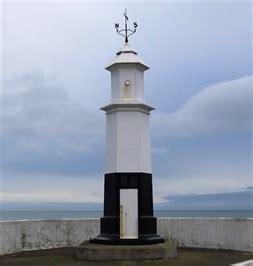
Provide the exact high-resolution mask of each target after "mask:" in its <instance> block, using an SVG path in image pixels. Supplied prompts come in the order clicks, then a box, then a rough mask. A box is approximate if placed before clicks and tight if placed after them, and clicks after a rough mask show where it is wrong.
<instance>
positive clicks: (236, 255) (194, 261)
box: [0, 248, 253, 266]
mask: <svg viewBox="0 0 253 266" xmlns="http://www.w3.org/2000/svg"><path fill="white" fill-rule="evenodd" d="M250 259H253V253H243V252H234V251H214V250H200V249H183V248H180V249H178V257H177V258H176V259H172V260H167V261H166V260H153V261H152V260H149V261H122V262H116V261H114V262H112V261H110V262H83V261H77V260H76V257H75V249H74V248H61V249H51V250H40V251H29V252H22V253H19V254H15V255H8V256H2V257H0V265H1V266H72V265H73V266H79V265H80V266H81V265H82V266H223V265H224V266H225V265H226V266H227V265H230V264H232V263H236V262H240V261H245V260H250Z"/></svg>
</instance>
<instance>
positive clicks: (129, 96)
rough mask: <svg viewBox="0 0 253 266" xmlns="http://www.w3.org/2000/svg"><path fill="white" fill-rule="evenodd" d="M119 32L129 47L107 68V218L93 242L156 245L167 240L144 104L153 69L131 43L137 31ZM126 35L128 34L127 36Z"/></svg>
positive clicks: (148, 109) (117, 25) (105, 194)
mask: <svg viewBox="0 0 253 266" xmlns="http://www.w3.org/2000/svg"><path fill="white" fill-rule="evenodd" d="M124 15H125V28H124V29H122V30H119V29H118V28H119V24H116V25H115V27H116V30H117V32H118V33H119V34H120V35H123V36H124V37H125V44H124V46H123V47H122V48H121V49H120V50H119V51H118V52H117V54H116V57H115V58H114V59H113V60H112V62H111V63H110V64H109V65H108V66H107V67H106V69H107V70H108V71H110V72H111V102H110V103H109V104H107V105H105V106H104V107H102V108H101V110H103V111H105V113H106V164H105V165H106V166H105V183H104V216H103V217H102V218H101V233H100V235H98V236H97V237H96V238H94V239H92V240H91V242H95V243H105V244H151V243H161V242H164V239H163V238H161V237H160V236H159V235H158V234H157V221H156V218H155V217H154V216H153V192H152V167H151V144H150V122H149V118H150V112H151V111H152V110H154V108H153V107H151V106H150V105H148V104H146V103H145V101H144V72H145V71H146V70H148V69H149V67H148V66H147V65H146V64H145V63H144V62H143V61H142V60H141V59H140V58H139V57H138V55H137V52H135V51H134V50H133V49H132V48H131V47H130V45H129V44H128V37H129V36H130V35H132V34H133V33H134V32H135V31H136V27H137V23H136V22H135V23H134V30H130V29H128V28H127V21H128V17H127V15H126V13H125V14H124ZM122 32H124V34H123V33H122Z"/></svg>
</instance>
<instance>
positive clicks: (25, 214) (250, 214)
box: [0, 210, 253, 221]
mask: <svg viewBox="0 0 253 266" xmlns="http://www.w3.org/2000/svg"><path fill="white" fill-rule="evenodd" d="M154 215H155V216H156V217H188V218H190V217H191V218H194V217H202V218H218V217H224V218H253V211H252V210H219V211H216V210H215V211H214V210H212V211H210V210H209V211H207V210H202V211H189V210H187V211H155V212H154ZM101 216H103V212H102V211H0V221H15V220H31V219H43V220H44V219H45V220H47V219H73V218H100V217H101Z"/></svg>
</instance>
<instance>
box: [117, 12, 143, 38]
mask: <svg viewBox="0 0 253 266" xmlns="http://www.w3.org/2000/svg"><path fill="white" fill-rule="evenodd" d="M123 15H124V17H125V28H124V29H121V30H119V23H115V28H116V31H117V33H118V34H119V35H121V36H123V37H125V43H128V37H129V36H130V35H132V34H134V33H135V32H136V28H137V26H138V25H137V22H134V23H133V25H134V30H131V29H128V28H127V22H128V16H127V10H126V9H125V13H124V14H123ZM121 32H124V33H121ZM128 32H130V33H128Z"/></svg>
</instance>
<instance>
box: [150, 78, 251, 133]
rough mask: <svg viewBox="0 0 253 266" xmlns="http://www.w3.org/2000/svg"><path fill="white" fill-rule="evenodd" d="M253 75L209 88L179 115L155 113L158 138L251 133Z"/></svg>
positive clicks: (154, 120)
mask: <svg viewBox="0 0 253 266" xmlns="http://www.w3.org/2000/svg"><path fill="white" fill-rule="evenodd" d="M252 99H253V76H247V77H243V78H240V79H236V80H231V81H226V82H222V83H218V84H215V85H212V86H209V87H207V88H205V89H203V90H202V91H200V92H199V93H197V94H196V95H194V96H193V97H192V98H191V99H190V100H189V101H188V102H186V104H184V105H183V106H182V108H180V109H179V110H178V111H177V112H174V113H171V114H163V113H158V114H154V118H153V126H154V131H155V132H159V133H158V134H157V136H193V135H195V136H196V135H203V134H212V133H217V132H220V131H228V130H239V131H242V130H251V129H252V122H253V110H252V106H253V100H252Z"/></svg>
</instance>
